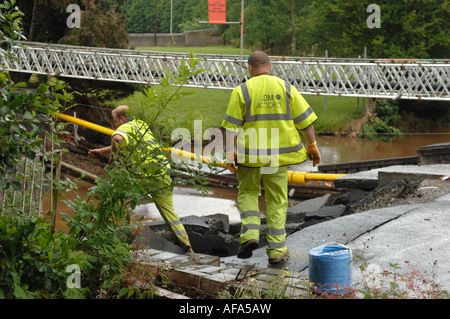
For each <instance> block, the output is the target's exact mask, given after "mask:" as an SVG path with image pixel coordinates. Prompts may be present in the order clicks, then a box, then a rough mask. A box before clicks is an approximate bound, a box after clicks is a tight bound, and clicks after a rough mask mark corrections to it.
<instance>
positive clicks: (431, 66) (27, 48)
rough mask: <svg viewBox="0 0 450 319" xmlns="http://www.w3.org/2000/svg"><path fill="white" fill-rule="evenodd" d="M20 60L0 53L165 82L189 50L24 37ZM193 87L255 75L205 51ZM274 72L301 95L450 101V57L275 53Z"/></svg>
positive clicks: (22, 68) (23, 65)
mask: <svg viewBox="0 0 450 319" xmlns="http://www.w3.org/2000/svg"><path fill="white" fill-rule="evenodd" d="M13 53H14V54H15V55H16V56H17V57H18V59H17V60H12V59H9V58H7V57H6V56H5V55H4V54H1V53H0V67H1V68H2V69H3V70H7V71H15V72H24V73H30V74H32V73H35V74H44V75H50V76H58V77H61V78H64V77H67V78H79V79H89V80H101V81H116V82H125V83H142V84H159V83H160V81H161V79H163V77H164V76H165V74H166V72H169V73H174V74H176V73H177V72H178V70H179V68H180V65H182V63H186V62H185V61H186V59H187V58H188V57H189V54H187V53H163V52H154V51H138V50H123V49H108V48H95V47H79V46H70V45H57V44H45V43H35V42H21V45H19V46H14V47H13ZM196 57H197V58H198V59H199V69H201V70H203V71H202V72H200V73H199V74H197V75H195V76H194V77H192V78H191V79H190V80H189V82H188V83H187V85H186V86H187V87H197V88H210V89H233V88H234V87H236V86H237V85H239V84H240V83H242V81H245V80H247V79H248V77H249V75H248V73H247V69H246V67H245V65H246V63H243V61H241V59H240V57H239V56H226V55H207V54H199V55H197V56H196ZM271 62H272V74H273V75H276V76H279V77H280V78H283V79H285V80H288V81H290V82H291V83H292V84H293V85H294V86H295V87H296V88H297V89H298V90H299V92H300V93H301V94H312V95H324V96H347V97H368V98H387V99H414V100H417V99H419V100H445V101H450V60H448V59H447V60H415V59H414V60H411V59H409V60H408V59H403V60H391V59H384V60H383V59H335V58H307V57H305V58H300V57H274V56H273V57H271Z"/></svg>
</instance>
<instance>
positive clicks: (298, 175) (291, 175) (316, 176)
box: [55, 113, 346, 184]
mask: <svg viewBox="0 0 450 319" xmlns="http://www.w3.org/2000/svg"><path fill="white" fill-rule="evenodd" d="M55 115H56V116H57V117H59V118H60V119H62V120H64V121H67V122H71V123H74V124H78V125H81V126H84V127H87V128H89V129H91V130H94V131H97V132H100V133H103V134H106V135H109V136H111V135H112V134H113V133H114V130H113V129H110V128H107V127H104V126H100V125H97V124H94V123H91V122H88V121H85V120H81V119H79V118H76V117H73V116H70V115H67V114H61V113H55ZM162 150H163V151H164V152H167V153H172V154H176V155H178V156H181V157H184V158H187V159H191V160H197V159H198V158H199V157H198V156H197V155H196V154H193V153H190V152H184V151H182V150H179V149H175V148H172V147H169V148H162ZM200 159H201V161H202V163H205V164H213V165H216V166H220V167H224V168H226V167H227V165H226V163H225V162H218V163H215V162H213V161H212V160H211V159H210V158H208V157H205V156H200ZM345 175H346V174H320V173H306V172H295V171H288V183H292V184H309V183H310V181H311V180H319V181H333V180H334V179H336V178H338V177H342V176H345Z"/></svg>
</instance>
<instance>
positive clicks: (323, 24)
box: [124, 0, 450, 58]
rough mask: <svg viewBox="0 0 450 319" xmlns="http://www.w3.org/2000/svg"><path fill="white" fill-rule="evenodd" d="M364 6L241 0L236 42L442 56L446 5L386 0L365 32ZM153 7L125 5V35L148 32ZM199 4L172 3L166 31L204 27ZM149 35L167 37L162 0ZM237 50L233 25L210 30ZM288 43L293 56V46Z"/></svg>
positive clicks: (300, 51)
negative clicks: (375, 21)
mask: <svg viewBox="0 0 450 319" xmlns="http://www.w3.org/2000/svg"><path fill="white" fill-rule="evenodd" d="M372 3H373V2H372V1H360V0H314V1H306V0H301V1H300V0H281V1H275V0H249V1H245V8H244V11H245V12H244V42H245V46H248V47H250V48H252V49H262V50H268V52H270V53H271V54H279V55H290V54H294V55H315V56H324V54H325V50H328V54H329V56H333V57H349V58H350V57H353V58H354V57H358V56H360V55H362V54H363V52H364V47H367V49H368V50H367V52H368V57H369V58H370V57H372V58H448V52H449V51H450V50H449V49H450V38H449V37H448V30H449V26H450V25H449V24H450V20H449V19H448V16H449V14H450V6H449V4H448V1H439V0H431V1H430V0H413V1H395V0H388V1H383V2H381V3H379V4H378V5H379V7H380V19H381V27H380V28H369V27H368V26H367V19H368V18H369V17H370V15H371V14H372V12H367V7H368V6H369V5H370V4H372ZM154 5H155V2H153V1H150V2H148V1H147V2H146V1H145V0H127V1H126V2H125V4H124V11H125V13H126V14H127V16H128V21H127V26H128V31H129V32H138V33H139V32H149V33H153V32H155V8H154ZM207 10H208V3H207V1H206V0H201V1H194V0H181V1H174V2H173V32H182V31H186V30H187V28H188V27H189V30H192V29H198V28H200V27H203V28H205V27H209V25H201V24H198V21H201V20H203V21H207V20H208V11H207ZM240 17H241V1H240V0H228V1H227V21H240ZM157 24H158V25H157V32H160V33H164V32H166V33H168V32H169V25H170V3H169V1H164V2H158V10H157ZM211 27H215V28H218V29H219V30H220V33H221V34H222V36H223V38H224V39H225V40H227V41H229V42H230V43H232V44H233V45H235V46H239V38H240V28H239V26H236V25H211ZM293 39H295V40H296V41H295V49H296V50H295V52H292V49H293V45H294V43H293Z"/></svg>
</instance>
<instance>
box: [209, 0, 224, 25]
mask: <svg viewBox="0 0 450 319" xmlns="http://www.w3.org/2000/svg"><path fill="white" fill-rule="evenodd" d="M226 3H227V1H226V0H208V12H209V23H210V24H226V23H227V21H226V18H227V4H226Z"/></svg>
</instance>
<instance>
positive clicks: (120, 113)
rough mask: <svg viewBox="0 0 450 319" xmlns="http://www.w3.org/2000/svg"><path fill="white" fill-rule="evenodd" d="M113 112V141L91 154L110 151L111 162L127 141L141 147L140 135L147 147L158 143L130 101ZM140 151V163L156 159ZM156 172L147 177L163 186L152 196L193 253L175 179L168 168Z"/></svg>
mask: <svg viewBox="0 0 450 319" xmlns="http://www.w3.org/2000/svg"><path fill="white" fill-rule="evenodd" d="M111 114H112V118H113V127H114V129H115V131H114V133H113V135H112V140H111V145H110V146H106V147H103V148H97V149H92V150H90V151H89V155H100V154H108V153H109V154H111V156H110V160H109V163H113V160H114V159H115V158H116V156H117V155H119V152H121V151H123V150H124V149H125V147H126V146H127V145H128V146H130V144H131V145H132V147H133V148H134V149H138V148H137V147H136V146H137V143H136V142H137V140H136V137H140V138H141V139H142V140H143V141H144V142H145V143H146V149H147V150H151V149H152V148H153V147H157V144H155V141H154V137H153V135H152V133H151V131H150V128H149V127H148V125H147V124H146V123H144V122H143V121H141V120H138V119H136V118H134V117H132V116H131V114H130V110H129V107H128V106H127V105H121V106H118V107H117V108H115V109H114V110H112V112H111ZM139 155H140V156H142V158H139V160H141V164H140V165H145V164H146V163H147V164H148V163H150V162H152V161H153V162H154V161H155V159H154V158H148V155H146V154H142V151H141V152H140V153H139ZM122 159H123V157H122ZM124 164H126V163H124ZM142 171H143V172H145V168H144V169H142ZM144 174H145V173H144ZM155 175H156V176H155ZM155 175H153V176H147V178H146V181H148V182H149V187H151V188H154V187H155V186H157V187H158V186H159V187H158V188H162V189H158V190H157V191H151V193H150V196H151V197H152V199H153V201H154V202H155V205H156V207H157V208H158V211H159V212H160V214H161V216H162V218H163V219H164V221H165V222H166V224H167V225H168V226H169V228H170V229H171V230H172V232H173V233H174V234H175V236H176V237H177V239H178V241H179V242H180V244H181V246H182V247H183V249H184V250H185V252H188V253H193V252H194V251H193V250H192V247H191V244H190V242H189V238H188V235H187V233H186V230H185V228H184V226H183V224H182V223H181V221H180V219H179V218H178V215H177V214H176V213H175V211H174V208H173V185H172V179H171V178H170V176H169V175H168V173H167V171H166V170H165V169H164V168H163V169H159V173H157V174H155Z"/></svg>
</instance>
